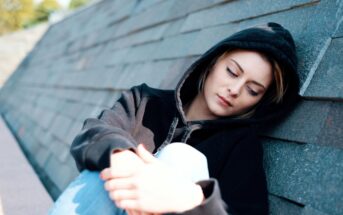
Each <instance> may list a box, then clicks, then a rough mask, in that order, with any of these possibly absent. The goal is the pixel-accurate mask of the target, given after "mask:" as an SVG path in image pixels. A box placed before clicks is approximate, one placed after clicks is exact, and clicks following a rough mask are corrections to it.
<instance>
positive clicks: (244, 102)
mask: <svg viewBox="0 0 343 215" xmlns="http://www.w3.org/2000/svg"><path fill="white" fill-rule="evenodd" d="M261 98H262V96H260V97H258V98H257V97H252V96H250V95H244V97H242V99H241V102H240V107H242V108H244V109H249V108H250V107H252V106H254V105H256V104H257V103H258V102H259V101H260V100H261Z"/></svg>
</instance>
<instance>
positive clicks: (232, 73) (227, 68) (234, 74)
mask: <svg viewBox="0 0 343 215" xmlns="http://www.w3.org/2000/svg"><path fill="white" fill-rule="evenodd" d="M226 71H228V72H229V74H230V75H231V76H233V77H238V75H237V74H236V73H234V72H232V70H231V69H230V68H229V67H226Z"/></svg>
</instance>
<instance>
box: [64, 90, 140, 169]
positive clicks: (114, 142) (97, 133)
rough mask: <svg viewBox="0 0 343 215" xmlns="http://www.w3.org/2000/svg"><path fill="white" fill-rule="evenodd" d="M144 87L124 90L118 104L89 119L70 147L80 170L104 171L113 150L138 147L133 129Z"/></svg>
mask: <svg viewBox="0 0 343 215" xmlns="http://www.w3.org/2000/svg"><path fill="white" fill-rule="evenodd" d="M141 86H142V85H140V86H136V87H132V88H131V89H130V90H127V91H124V92H123V93H122V96H121V97H120V98H119V100H118V101H117V102H116V103H115V104H114V106H113V107H112V108H111V109H106V110H104V111H102V113H101V114H100V115H99V117H98V118H89V119H86V120H85V122H84V124H83V128H82V130H81V132H80V133H79V134H78V135H77V136H76V137H75V139H74V140H73V142H72V145H71V149H70V151H71V154H72V155H73V157H74V159H75V161H76V165H77V167H78V169H79V170H80V171H81V170H83V169H90V170H102V169H104V168H106V167H108V166H109V157H110V154H111V152H112V150H118V149H134V148H136V146H137V145H138V143H137V142H136V140H135V139H134V138H133V132H134V129H135V124H136V123H135V114H136V110H137V108H138V106H139V104H140V100H141Z"/></svg>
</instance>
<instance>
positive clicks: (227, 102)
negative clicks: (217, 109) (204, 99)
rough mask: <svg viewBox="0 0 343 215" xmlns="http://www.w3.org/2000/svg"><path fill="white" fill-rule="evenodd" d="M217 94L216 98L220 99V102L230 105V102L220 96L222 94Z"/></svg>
mask: <svg viewBox="0 0 343 215" xmlns="http://www.w3.org/2000/svg"><path fill="white" fill-rule="evenodd" d="M217 96H218V98H219V99H220V101H221V102H222V103H224V104H226V105H227V106H230V107H232V104H231V102H229V101H228V100H226V99H225V98H224V97H222V96H220V95H217Z"/></svg>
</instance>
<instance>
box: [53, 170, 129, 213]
mask: <svg viewBox="0 0 343 215" xmlns="http://www.w3.org/2000/svg"><path fill="white" fill-rule="evenodd" d="M76 214H80V215H81V214H82V215H96V214H103V215H105V214H113V215H126V214H127V213H126V212H125V211H124V210H122V209H120V208H117V207H116V206H115V204H114V202H113V201H112V200H111V199H110V198H109V195H108V192H107V191H106V190H105V189H104V181H103V180H101V179H100V177H99V172H95V171H88V170H84V171H82V172H81V174H80V175H79V176H78V177H77V178H76V179H75V180H74V181H73V182H72V183H71V184H70V185H69V186H68V187H67V188H66V190H65V191H64V192H63V193H62V194H61V196H60V197H59V198H58V200H57V201H56V202H55V204H54V207H53V208H51V209H50V211H49V215H76Z"/></svg>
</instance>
